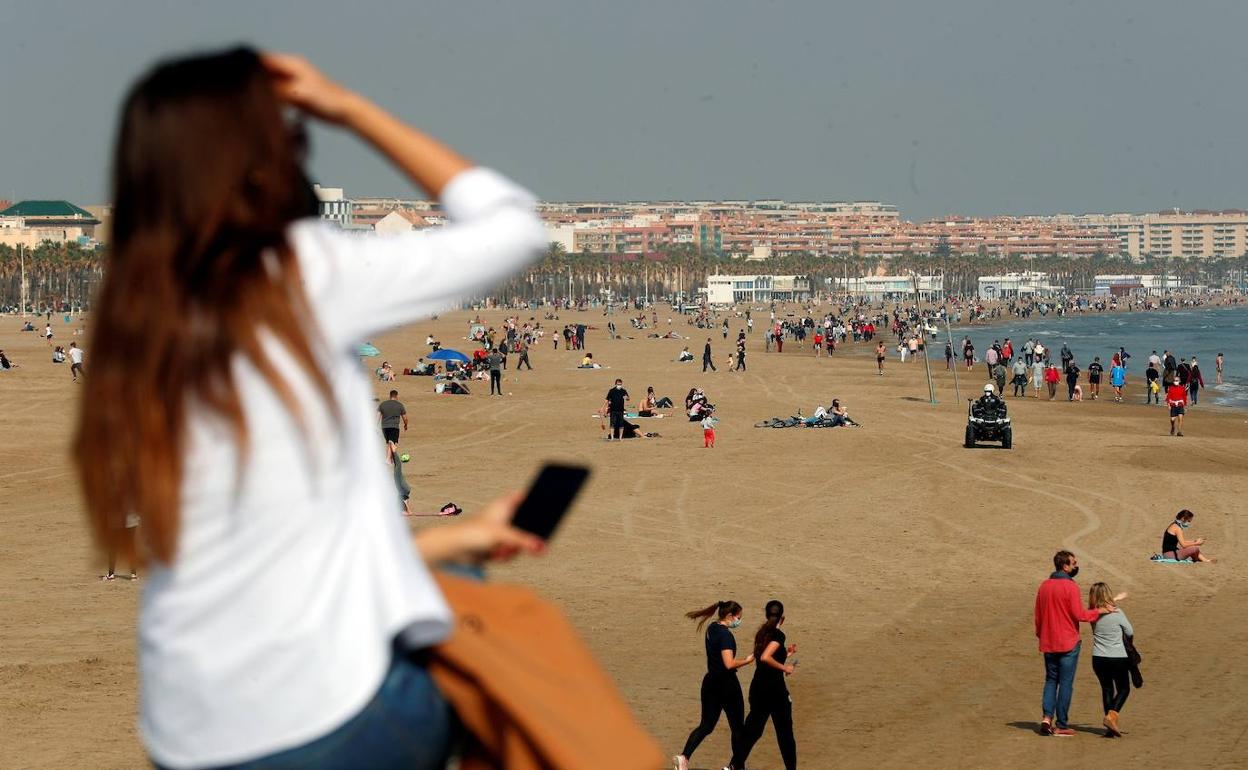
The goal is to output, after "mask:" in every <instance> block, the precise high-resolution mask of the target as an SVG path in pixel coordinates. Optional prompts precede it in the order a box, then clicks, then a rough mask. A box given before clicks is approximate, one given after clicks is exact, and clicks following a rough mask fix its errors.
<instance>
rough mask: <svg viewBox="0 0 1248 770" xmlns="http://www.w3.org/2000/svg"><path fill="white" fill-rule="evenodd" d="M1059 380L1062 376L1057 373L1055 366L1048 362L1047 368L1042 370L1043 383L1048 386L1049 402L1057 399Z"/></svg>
mask: <svg viewBox="0 0 1248 770" xmlns="http://www.w3.org/2000/svg"><path fill="white" fill-rule="evenodd" d="M1061 378H1062V374H1061V372H1059V371H1057V364H1055V363H1053V362H1049V367H1048V368H1047V369H1045V370H1044V381H1045V383H1047V384H1048V386H1049V400H1050V401H1052V400H1053V399H1054V398H1056V397H1057V383H1058V380H1060V379H1061Z"/></svg>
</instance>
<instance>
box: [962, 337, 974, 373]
mask: <svg viewBox="0 0 1248 770" xmlns="http://www.w3.org/2000/svg"><path fill="white" fill-rule="evenodd" d="M962 358H963V359H964V360H965V361H966V368H967V369H970V368H971V367H973V366H974V365H975V346H974V345H972V344H971V338H970V337H967V338H966V339H965V340H964V341H963V342H962Z"/></svg>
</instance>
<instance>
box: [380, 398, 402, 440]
mask: <svg viewBox="0 0 1248 770" xmlns="http://www.w3.org/2000/svg"><path fill="white" fill-rule="evenodd" d="M377 419H378V420H380V421H381V435H382V436H384V437H385V439H386V441H388V442H389V443H391V444H397V443H399V425H400V424H402V426H403V430H407V407H405V406H403V403H402V402H401V401H399V391H397V390H392V391H390V398H388V399H386V400H385V401H382V402H381V403H380V404H378V405H377Z"/></svg>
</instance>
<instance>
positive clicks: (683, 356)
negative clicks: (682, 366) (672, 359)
mask: <svg viewBox="0 0 1248 770" xmlns="http://www.w3.org/2000/svg"><path fill="white" fill-rule="evenodd" d="M692 360H693V354H692V353H690V352H689V348H688V346H686V347H685V349H684V350H682V351H680V355H679V356H677V358H676V361H677V362H679V363H683V362H685V361H692Z"/></svg>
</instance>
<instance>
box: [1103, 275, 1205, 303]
mask: <svg viewBox="0 0 1248 770" xmlns="http://www.w3.org/2000/svg"><path fill="white" fill-rule="evenodd" d="M1182 289H1183V285H1182V282H1181V281H1180V280H1179V277H1178V276H1177V275H1167V274H1165V273H1163V274H1161V275H1156V274H1148V273H1137V274H1135V275H1098V276H1096V278H1095V279H1094V283H1093V289H1092V293H1093V294H1095V295H1096V296H1098V297H1108V296H1110V295H1113V296H1115V297H1120V296H1123V295H1144V296H1150V297H1157V296H1161V295H1163V294H1169V293H1170V292H1172V291H1181V290H1182Z"/></svg>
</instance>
